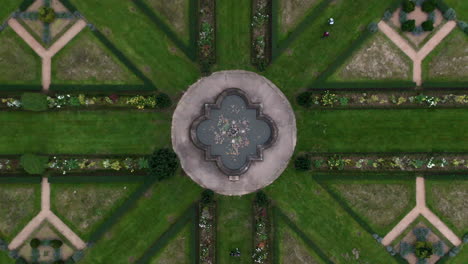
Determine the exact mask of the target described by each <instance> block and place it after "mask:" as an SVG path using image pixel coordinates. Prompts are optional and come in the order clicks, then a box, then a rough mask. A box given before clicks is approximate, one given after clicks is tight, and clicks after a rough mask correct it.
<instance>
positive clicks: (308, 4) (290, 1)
mask: <svg viewBox="0 0 468 264" xmlns="http://www.w3.org/2000/svg"><path fill="white" fill-rule="evenodd" d="M274 1H278V2H279V3H278V18H277V19H278V25H279V33H280V36H279V39H280V40H283V39H284V38H285V37H287V35H288V34H289V33H291V32H292V31H294V29H295V28H296V27H297V25H298V24H299V23H301V22H302V21H303V20H304V19H306V17H307V15H308V14H309V13H310V12H312V11H313V9H314V7H316V6H317V5H318V4H319V3H321V2H322V1H324V0H305V1H304V0H274ZM322 22H323V21H322ZM324 23H325V22H324Z"/></svg>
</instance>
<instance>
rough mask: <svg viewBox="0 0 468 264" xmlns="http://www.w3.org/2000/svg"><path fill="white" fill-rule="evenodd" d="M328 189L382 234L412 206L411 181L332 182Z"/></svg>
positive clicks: (413, 200) (413, 194) (413, 197)
mask: <svg viewBox="0 0 468 264" xmlns="http://www.w3.org/2000/svg"><path fill="white" fill-rule="evenodd" d="M330 185H331V188H332V189H333V190H334V191H335V192H336V193H338V195H339V196H340V198H341V199H342V200H343V201H344V202H345V203H346V204H347V205H348V206H349V207H350V208H351V209H352V210H353V211H354V212H355V213H357V214H358V215H359V216H360V218H361V219H362V220H363V221H365V222H366V223H368V224H369V225H370V226H371V227H372V229H373V230H375V232H377V233H378V234H381V235H382V236H384V235H385V234H387V233H388V232H389V231H390V230H391V229H392V228H393V227H394V226H395V225H396V224H397V223H398V222H399V221H400V220H401V219H402V218H403V217H404V216H405V215H406V214H407V213H408V212H409V211H410V210H411V209H413V207H414V206H415V186H414V181H412V180H411V181H410V180H406V181H405V180H404V181H385V182H383V181H382V180H365V181H364V180H360V181H346V180H345V181H333V183H331V184H330Z"/></svg>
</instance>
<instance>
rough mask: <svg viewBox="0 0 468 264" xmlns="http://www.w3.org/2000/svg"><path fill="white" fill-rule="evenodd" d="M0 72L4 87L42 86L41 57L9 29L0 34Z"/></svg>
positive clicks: (0, 81) (0, 80)
mask: <svg viewBox="0 0 468 264" xmlns="http://www.w3.org/2000/svg"><path fill="white" fill-rule="evenodd" d="M2 8H3V7H2ZM0 72H1V73H2V74H0V84H2V85H5V84H35V85H38V86H40V84H41V81H40V72H41V62H40V58H39V56H38V55H36V53H35V52H34V51H33V50H32V49H31V48H30V47H29V46H28V45H27V44H26V43H25V42H24V41H23V40H22V39H21V38H20V37H19V36H18V34H16V32H15V31H13V29H11V28H9V27H8V28H6V29H5V30H4V31H2V32H0Z"/></svg>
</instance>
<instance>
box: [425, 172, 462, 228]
mask: <svg viewBox="0 0 468 264" xmlns="http://www.w3.org/2000/svg"><path fill="white" fill-rule="evenodd" d="M426 190H427V191H426V195H427V203H428V206H429V207H430V208H431V209H432V210H433V212H434V213H435V214H437V215H438V216H439V217H440V218H442V219H443V220H444V222H445V223H446V224H447V225H448V226H449V227H450V228H451V229H452V230H453V232H455V234H457V235H458V236H460V237H463V236H464V235H465V234H468V181H466V180H451V181H440V180H435V179H428V180H426Z"/></svg>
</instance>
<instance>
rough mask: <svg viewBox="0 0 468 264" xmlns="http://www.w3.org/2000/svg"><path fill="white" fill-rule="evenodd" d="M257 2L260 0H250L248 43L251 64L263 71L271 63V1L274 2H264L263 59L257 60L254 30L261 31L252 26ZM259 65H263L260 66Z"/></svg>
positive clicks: (267, 0)
mask: <svg viewBox="0 0 468 264" xmlns="http://www.w3.org/2000/svg"><path fill="white" fill-rule="evenodd" d="M259 1H262V0H252V12H251V13H252V14H251V27H250V43H251V48H250V49H251V55H250V56H251V62H252V65H254V66H256V68H257V70H259V71H264V70H265V69H266V68H267V67H268V65H269V64H270V63H271V61H272V46H273V45H272V39H273V38H272V31H273V30H272V26H273V22H272V21H273V17H272V16H273V11H272V10H273V7H272V6H273V1H275V0H264V1H266V2H267V7H266V8H267V12H266V13H267V15H268V21H267V22H265V23H264V24H263V30H264V31H265V35H263V36H264V40H265V47H264V51H263V52H264V59H257V52H256V50H255V44H256V37H255V33H256V30H259V31H261V30H262V29H257V27H256V26H255V25H254V19H253V18H254V16H255V14H256V13H257V9H256V7H257V6H258V3H259ZM260 63H264V65H263V66H262V65H261V64H260Z"/></svg>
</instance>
